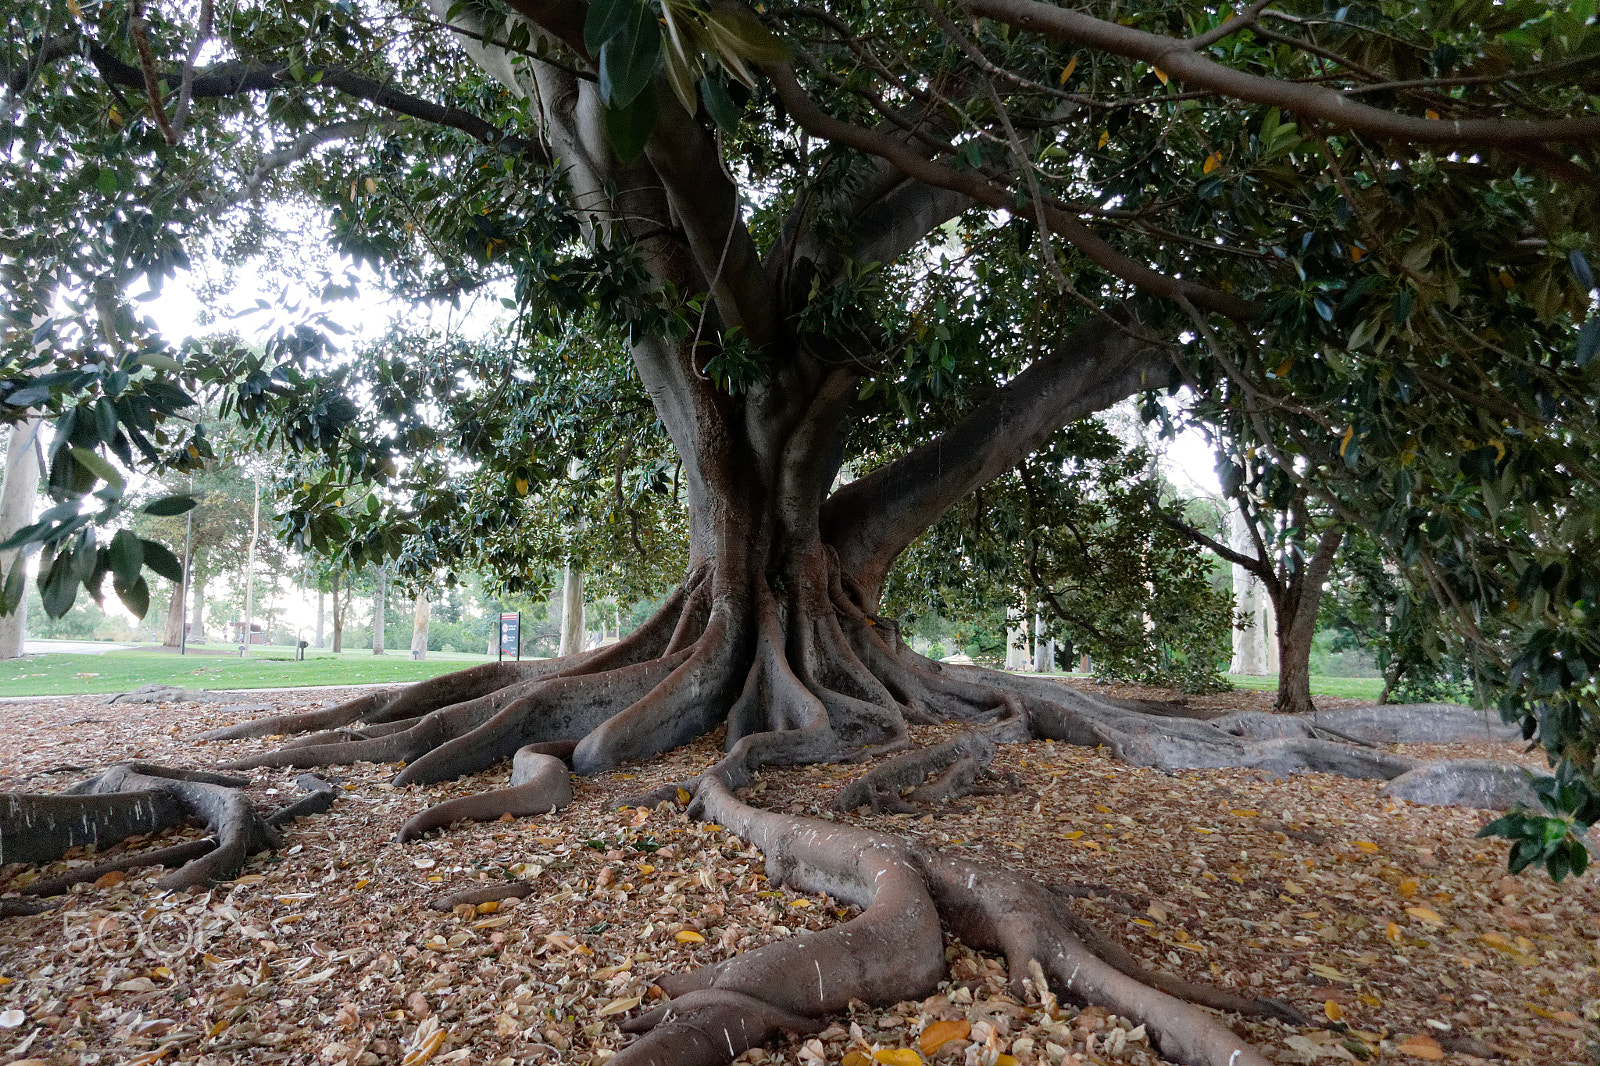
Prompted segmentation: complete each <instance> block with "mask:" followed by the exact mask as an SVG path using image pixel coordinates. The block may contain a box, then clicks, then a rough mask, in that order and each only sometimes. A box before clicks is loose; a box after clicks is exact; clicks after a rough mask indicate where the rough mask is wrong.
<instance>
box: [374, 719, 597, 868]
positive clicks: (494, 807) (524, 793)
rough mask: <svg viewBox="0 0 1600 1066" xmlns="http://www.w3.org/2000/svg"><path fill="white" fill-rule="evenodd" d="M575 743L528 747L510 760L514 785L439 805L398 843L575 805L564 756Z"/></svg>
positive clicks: (402, 833) (409, 825) (418, 818)
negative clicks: (450, 827)
mask: <svg viewBox="0 0 1600 1066" xmlns="http://www.w3.org/2000/svg"><path fill="white" fill-rule="evenodd" d="M572 748H573V743H572V741H560V742H557V743H554V744H529V745H527V746H526V747H524V748H522V749H521V750H519V751H518V752H517V754H516V755H515V756H514V757H513V758H512V760H511V785H510V787H509V788H497V789H494V790H492V791H489V792H478V793H474V794H473V795H471V796H461V797H459V798H457V799H453V800H446V801H445V802H443V803H436V804H434V805H433V806H432V807H429V808H428V809H427V810H425V811H423V812H422V813H420V814H417V815H415V816H414V817H412V818H411V820H410V821H408V822H406V824H405V825H403V826H401V827H400V832H399V834H398V835H396V837H395V840H396V841H397V842H398V843H401V844H403V843H405V842H406V841H408V840H415V839H416V838H417V837H420V836H422V835H423V834H424V833H427V832H428V831H429V830H432V829H440V828H443V827H444V826H447V825H450V824H452V823H454V822H492V821H495V820H497V819H500V818H505V817H507V816H510V817H512V818H521V817H525V816H527V815H530V814H548V813H550V812H551V811H554V810H558V809H560V808H562V807H565V806H566V805H567V804H569V803H571V802H572V775H571V774H569V773H568V772H567V764H566V763H564V762H562V761H561V756H566V757H568V758H570V757H571V756H572Z"/></svg>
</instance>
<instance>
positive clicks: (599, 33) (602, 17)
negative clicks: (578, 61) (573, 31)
mask: <svg viewBox="0 0 1600 1066" xmlns="http://www.w3.org/2000/svg"><path fill="white" fill-rule="evenodd" d="M644 6H645V5H644V4H641V3H639V2H638V0H590V3H589V13H588V14H587V15H585V16H584V19H583V43H584V46H585V47H587V48H588V49H589V51H591V52H598V51H599V50H600V47H601V46H602V45H604V44H605V43H606V42H607V41H609V40H610V39H611V38H612V37H614V36H616V35H617V33H618V32H620V31H621V30H622V28H623V27H624V26H626V25H627V24H628V21H629V19H630V18H632V17H634V16H636V14H637V12H638V10H639V9H640V8H642V7H644Z"/></svg>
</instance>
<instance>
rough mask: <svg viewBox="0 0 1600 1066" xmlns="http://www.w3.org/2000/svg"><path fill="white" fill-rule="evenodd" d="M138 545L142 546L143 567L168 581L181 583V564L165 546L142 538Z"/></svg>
mask: <svg viewBox="0 0 1600 1066" xmlns="http://www.w3.org/2000/svg"><path fill="white" fill-rule="evenodd" d="M139 543H140V544H141V545H143V546H144V565H146V566H148V567H149V568H150V569H152V570H154V571H155V572H156V573H158V574H160V575H161V576H162V577H164V578H166V579H167V580H168V581H172V582H176V583H180V584H181V583H182V581H183V563H181V562H179V561H178V557H177V556H176V555H173V554H172V552H171V551H169V550H168V548H167V546H166V545H165V544H162V543H160V542H158V541H154V540H145V539H143V538H140V540H139Z"/></svg>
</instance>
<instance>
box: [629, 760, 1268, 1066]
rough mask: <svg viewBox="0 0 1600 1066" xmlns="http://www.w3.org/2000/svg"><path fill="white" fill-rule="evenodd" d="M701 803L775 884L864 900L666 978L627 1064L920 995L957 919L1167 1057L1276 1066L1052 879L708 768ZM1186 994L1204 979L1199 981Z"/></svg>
mask: <svg viewBox="0 0 1600 1066" xmlns="http://www.w3.org/2000/svg"><path fill="white" fill-rule="evenodd" d="M692 810H693V811H694V813H695V814H696V816H697V817H701V818H705V819H707V820H715V821H716V822H718V823H720V824H722V825H724V826H726V827H728V828H729V829H731V830H732V831H733V832H735V833H737V834H738V835H740V836H741V837H743V838H744V839H746V840H748V841H750V842H751V843H753V844H755V845H756V846H757V847H759V848H760V849H761V850H762V851H763V852H765V853H766V856H767V875H768V877H769V878H770V879H771V880H772V882H773V883H774V884H787V885H789V886H791V887H794V888H797V889H801V890H805V891H820V892H826V893H828V894H830V895H832V896H834V897H836V898H838V899H841V900H844V901H847V902H851V903H855V904H857V905H859V906H862V907H864V908H865V910H864V911H863V913H862V914H861V915H860V916H859V917H857V918H855V919H854V920H852V921H850V922H847V923H845V924H844V925H842V926H839V927H837V928H834V929H829V930H824V931H822V932H816V933H806V934H802V935H800V936H795V937H790V938H788V939H786V940H780V941H778V942H776V943H773V944H769V945H767V946H766V947H763V948H760V949H757V950H755V951H751V952H746V953H744V954H742V955H737V956H735V957H733V958H731V959H727V960H725V961H723V962H720V963H717V964H715V965H713V966H708V967H706V968H705V969H702V970H697V971H695V972H694V973H691V974H687V975H683V976H680V977H674V978H670V979H664V980H662V981H661V982H660V984H661V987H662V988H663V989H664V990H665V991H667V992H668V993H669V994H671V995H673V996H674V997H676V998H674V999H673V1001H672V1002H671V1003H669V1004H667V1005H666V1006H664V1007H659V1008H657V1009H656V1010H653V1011H651V1012H649V1013H647V1014H645V1015H643V1016H641V1017H639V1018H637V1019H635V1020H633V1021H632V1022H630V1023H628V1025H627V1026H626V1027H625V1028H627V1029H628V1030H629V1031H643V1032H645V1033H646V1034H647V1035H645V1036H644V1037H643V1038H642V1039H641V1040H640V1041H639V1042H638V1043H635V1044H632V1045H630V1046H629V1047H627V1048H625V1049H623V1051H622V1052H621V1053H619V1054H618V1055H617V1057H616V1058H615V1059H614V1060H613V1061H614V1062H616V1063H617V1064H618V1066H638V1064H644V1063H649V1064H652V1066H691V1064H692V1066H713V1064H715V1066H721V1064H723V1063H727V1062H730V1061H732V1060H733V1059H734V1058H735V1057H736V1056H738V1055H739V1054H740V1053H741V1052H742V1051H743V1050H744V1049H746V1048H748V1047H751V1046H753V1045H754V1044H756V1043H759V1042H761V1041H762V1040H765V1039H766V1038H767V1037H768V1036H770V1035H772V1034H773V1033H775V1032H776V1031H777V1030H779V1029H790V1030H804V1029H807V1028H814V1027H817V1026H818V1025H819V1024H820V1021H821V1019H822V1017H823V1016H824V1015H826V1014H830V1013H833V1012H836V1011H838V1010H840V1009H842V1008H843V1007H844V1006H845V1005H846V1004H847V1003H848V1002H849V1001H850V1000H851V999H861V1000H864V1001H866V1002H868V1003H873V1004H888V1003H894V1002H897V1001H899V1000H903V999H920V998H923V997H925V996H927V995H928V994H929V993H931V992H932V991H933V989H934V988H935V987H936V986H937V984H938V982H939V980H940V978H941V977H942V976H943V974H944V955H943V931H944V930H946V929H948V930H949V931H950V932H951V933H953V934H955V935H956V936H958V937H959V938H961V939H962V940H963V941H964V942H966V943H967V944H968V945H969V946H972V947H977V948H980V949H987V950H995V951H999V952H1001V953H1003V954H1004V955H1005V956H1006V958H1007V962H1008V965H1009V966H1010V970H1011V982H1012V986H1013V989H1014V990H1015V991H1016V992H1017V994H1018V995H1019V996H1023V997H1027V996H1028V992H1029V990H1028V988H1027V987H1026V985H1027V984H1032V985H1033V986H1034V987H1033V989H1032V992H1033V998H1040V997H1042V996H1044V995H1045V994H1047V993H1048V992H1049V991H1050V989H1049V988H1045V987H1042V986H1043V985H1045V984H1049V985H1051V986H1052V987H1054V988H1056V989H1058V990H1059V991H1060V992H1062V993H1064V994H1066V995H1069V996H1071V997H1072V998H1074V999H1076V1000H1078V1001H1080V1002H1090V1003H1100V1004H1102V1005H1104V1006H1106V1007H1108V1008H1109V1009H1111V1010H1113V1011H1115V1012H1116V1013H1117V1014H1120V1015H1123V1016H1125V1017H1128V1018H1131V1019H1134V1020H1135V1021H1138V1022H1141V1023H1143V1024H1144V1025H1145V1027H1146V1029H1147V1031H1149V1032H1150V1033H1151V1034H1152V1040H1153V1042H1154V1044H1155V1046H1156V1047H1157V1048H1158V1049H1159V1050H1160V1051H1161V1053H1162V1054H1163V1055H1165V1056H1166V1057H1168V1058H1171V1059H1174V1060H1176V1061H1179V1062H1184V1063H1189V1064H1191V1066H1266V1061H1267V1060H1266V1059H1265V1058H1263V1057H1262V1056H1261V1055H1260V1054H1258V1053H1257V1052H1256V1051H1255V1050H1253V1049H1252V1048H1250V1047H1249V1046H1248V1045H1247V1044H1245V1043H1244V1042H1242V1041H1241V1040H1240V1039H1239V1038H1238V1037H1237V1036H1236V1035H1235V1034H1234V1033H1233V1032H1232V1031H1230V1030H1229V1029H1228V1028H1227V1027H1226V1026H1224V1025H1223V1024H1222V1023H1221V1022H1219V1021H1218V1020H1217V1019H1215V1018H1213V1017H1212V1016H1211V1015H1208V1014H1206V1013H1205V1012H1203V1011H1201V1010H1199V1009H1197V1008H1195V1007H1193V1006H1191V1005H1190V1004H1189V1003H1186V1002H1184V1001H1182V1000H1180V999H1177V998H1175V997H1174V996H1171V995H1168V994H1167V993H1166V992H1163V991H1160V990H1158V989H1156V988H1153V987H1151V986H1150V985H1149V984H1147V983H1145V982H1143V981H1141V980H1139V979H1138V978H1136V977H1133V976H1130V975H1129V974H1128V973H1127V972H1125V968H1126V969H1128V970H1132V971H1133V972H1134V973H1136V974H1140V975H1143V971H1142V970H1140V969H1139V968H1138V967H1137V964H1136V963H1135V962H1134V961H1133V960H1132V958H1131V956H1129V955H1128V954H1127V953H1126V952H1122V953H1120V954H1118V953H1117V952H1116V951H1113V950H1109V949H1108V948H1107V947H1106V946H1105V944H1104V943H1101V944H1099V945H1098V946H1099V947H1100V949H1101V950H1100V951H1099V952H1097V951H1096V950H1094V948H1093V947H1092V946H1091V945H1089V944H1086V943H1085V942H1084V941H1083V940H1081V939H1080V938H1079V937H1078V935H1077V934H1076V932H1075V926H1080V927H1081V923H1080V922H1078V921H1077V920H1076V919H1075V918H1073V916H1071V915H1070V913H1068V912H1067V911H1065V909H1064V907H1063V906H1062V905H1061V903H1060V902H1059V901H1058V900H1057V899H1056V898H1055V896H1054V895H1052V893H1051V892H1050V891H1049V890H1048V889H1046V888H1045V887H1044V886H1043V885H1040V884H1038V883H1036V882H1034V881H1031V880H1029V879H1027V878H1025V877H1022V876H1021V875H1019V874H1015V873H1012V872H1011V871H1008V870H1003V869H994V868H989V867H983V868H980V867H978V866H975V865H973V864H971V863H968V862H966V861H964V860H961V859H957V858H953V857H950V856H946V855H943V854H942V853H940V852H937V851H933V850H930V849H925V848H920V847H915V846H913V845H911V844H909V843H908V842H906V841H903V840H900V839H898V838H896V837H890V836H884V835H880V834H877V833H870V832H866V831H864V830H860V829H854V828H849V827H845V826H840V825H837V824H832V823H828V822H821V821H815V820H812V819H808V818H801V817H795V816H790V815H784V814H777V813H773V812H770V811H759V810H756V809H754V808H752V807H749V806H747V805H745V804H744V803H741V802H740V801H739V800H737V799H735V798H734V796H733V794H732V793H731V792H729V791H728V789H727V786H726V785H725V784H723V782H722V781H721V779H720V778H718V777H716V776H715V775H709V774H708V775H706V776H705V777H704V778H703V779H702V781H701V783H700V786H699V790H698V792H697V794H696V797H695V803H694V807H693V808H692ZM1103 954H1106V955H1110V956H1111V957H1112V958H1111V960H1110V961H1108V960H1107V959H1106V958H1104V957H1102V955H1103ZM1119 964H1120V965H1119ZM1182 990H1183V991H1185V992H1188V993H1195V992H1196V991H1197V990H1195V989H1194V988H1193V987H1192V986H1188V985H1187V984H1183V985H1182ZM1202 994H1205V995H1207V996H1208V998H1210V999H1211V1000H1212V1001H1213V1002H1215V1003H1217V1004H1218V1005H1219V1006H1223V1007H1225V1008H1235V1009H1245V1010H1250V1011H1251V1012H1252V1013H1258V1014H1267V1015H1277V1016H1280V1017H1283V1016H1292V1015H1293V1012H1292V1011H1289V1010H1288V1008H1283V1007H1281V1005H1273V1004H1262V1003H1260V1002H1257V1001H1247V1000H1242V999H1239V998H1238V997H1232V996H1230V995H1228V994H1227V993H1222V992H1214V991H1211V992H1207V993H1202Z"/></svg>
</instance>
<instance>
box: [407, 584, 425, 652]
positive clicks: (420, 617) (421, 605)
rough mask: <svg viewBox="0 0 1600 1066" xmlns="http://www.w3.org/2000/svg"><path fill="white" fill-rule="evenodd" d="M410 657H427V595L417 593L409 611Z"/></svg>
mask: <svg viewBox="0 0 1600 1066" xmlns="http://www.w3.org/2000/svg"><path fill="white" fill-rule="evenodd" d="M411 657H412V658H413V659H426V658H427V657H428V594H427V593H426V592H419V593H417V599H416V605H415V606H414V607H413V608H412V611H411Z"/></svg>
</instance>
